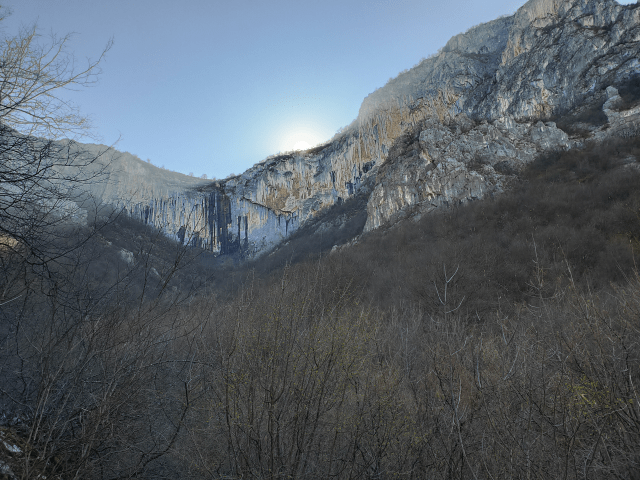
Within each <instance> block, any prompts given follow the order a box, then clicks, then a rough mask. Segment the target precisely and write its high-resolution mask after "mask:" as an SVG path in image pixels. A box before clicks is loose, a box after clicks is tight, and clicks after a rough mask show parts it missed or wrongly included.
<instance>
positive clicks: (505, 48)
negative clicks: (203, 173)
mask: <svg viewBox="0 0 640 480" xmlns="http://www.w3.org/2000/svg"><path fill="white" fill-rule="evenodd" d="M639 7H640V5H638V4H635V5H620V4H618V3H617V2H616V1H615V0H604V1H602V0H530V1H529V2H527V3H526V4H525V5H523V6H522V7H521V8H520V9H518V11H517V12H516V13H515V14H514V15H512V16H508V17H502V18H499V19H497V20H494V21H492V22H489V23H485V24H481V25H478V26H476V27H473V28H471V29H470V30H468V31H467V32H465V33H462V34H459V35H456V36H455V37H453V38H452V39H451V40H449V42H448V43H447V44H446V45H445V47H444V48H442V49H441V51H440V52H439V53H438V54H437V55H434V56H432V57H430V58H428V59H426V60H423V61H422V62H421V63H420V64H419V65H417V66H416V67H414V68H412V69H411V70H408V71H406V72H404V73H402V74H400V75H399V76H398V77H397V78H395V79H393V80H391V81H389V83H387V85H385V86H384V87H382V88H380V89H378V90H376V91H375V92H373V93H372V94H370V95H369V96H368V97H367V98H365V99H364V101H363V103H362V106H361V108H360V112H359V114H358V118H357V119H356V120H354V122H353V123H352V124H351V125H349V126H348V127H347V128H346V129H344V131H343V132H341V133H340V134H338V135H336V136H335V137H334V138H333V139H332V140H331V141H329V142H327V143H325V144H323V145H320V146H318V147H315V148H313V149H310V150H306V151H296V152H291V153H288V154H285V155H278V156H272V157H269V158H267V159H265V160H263V161H261V162H259V163H257V164H256V165H254V166H253V167H252V168H250V169H249V170H247V171H246V172H244V173H242V174H241V175H238V176H234V177H232V178H228V179H226V180H222V181H206V180H200V179H195V178H192V177H187V176H184V175H181V174H177V173H172V172H168V171H164V170H162V169H159V168H156V167H154V166H153V165H150V164H146V163H144V162H142V161H140V160H139V159H137V158H134V157H133V156H130V155H129V154H121V153H119V152H117V151H115V150H113V149H107V148H106V147H104V146H97V145H76V147H77V148H81V149H86V150H87V151H88V152H89V153H90V154H92V155H95V154H96V153H98V152H102V153H103V154H102V155H101V156H100V160H99V162H97V165H100V166H101V168H104V170H105V172H106V173H107V177H106V179H105V180H102V181H98V182H95V184H94V185H93V186H92V188H91V193H92V194H93V196H94V197H95V198H96V199H98V200H99V201H100V202H102V203H104V204H111V205H113V206H116V207H118V208H122V209H124V210H125V211H126V212H127V214H128V215H129V216H131V217H132V218H134V219H137V220H139V221H140V222H143V223H144V224H147V225H152V226H154V227H157V228H159V229H161V230H162V231H163V232H164V233H165V234H166V235H168V236H170V237H173V238H175V239H176V240H178V241H179V242H181V243H183V244H186V243H190V244H192V245H194V246H200V247H202V248H204V249H206V250H209V251H211V252H213V253H216V254H220V255H241V256H243V257H254V256H257V255H259V254H261V253H263V252H265V251H267V250H269V249H271V248H273V247H274V246H276V245H278V244H279V243H281V242H282V241H283V240H285V239H286V238H287V237H289V236H290V235H291V234H292V233H293V232H295V231H296V230H298V229H299V228H300V227H301V226H303V225H305V224H308V223H309V222H310V221H311V220H315V221H316V222H317V221H318V219H319V218H320V217H321V214H322V212H326V211H327V208H328V207H331V206H333V205H336V204H340V203H342V202H345V201H347V200H348V199H350V198H354V197H355V196H358V197H359V198H361V199H364V202H363V204H364V203H365V202H366V222H365V224H364V227H363V229H364V231H371V230H374V229H377V228H380V227H382V226H385V225H390V224H393V223H394V222H395V221H397V220H398V219H400V218H404V217H407V216H412V217H416V218H417V217H419V216H421V215H424V214H426V213H429V212H431V211H432V210H434V209H437V208H440V207H442V206H447V205H453V204H459V203H463V202H467V201H470V200H474V199H480V198H483V197H485V196H488V195H494V194H498V193H500V192H502V191H503V190H504V189H505V188H508V186H509V184H510V182H511V180H512V179H513V174H514V173H516V172H517V171H519V170H520V169H521V168H522V167H523V166H524V165H526V164H527V163H529V162H531V161H532V160H533V159H534V158H536V157H537V156H538V155H540V154H541V153H542V152H545V151H549V150H557V149H572V148H574V149H579V148H582V147H583V146H584V145H585V142H587V141H588V140H603V139H605V138H608V137H612V136H635V135H637V134H638V129H639V125H640V105H638V99H639V97H640V88H639V81H638V79H639V78H640V62H639V58H640V55H639V54H640V8H639ZM333 221H334V222H335V221H336V220H335V219H334V220H333ZM337 221H338V223H339V222H340V221H342V222H343V223H344V222H349V221H350V220H349V219H348V218H347V217H345V218H343V219H342V220H340V219H338V220H337ZM343 226H348V225H343Z"/></svg>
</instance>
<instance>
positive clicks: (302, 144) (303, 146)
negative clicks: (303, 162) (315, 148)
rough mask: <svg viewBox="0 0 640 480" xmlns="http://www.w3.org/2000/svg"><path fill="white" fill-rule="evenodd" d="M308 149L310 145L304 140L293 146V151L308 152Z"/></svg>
mask: <svg viewBox="0 0 640 480" xmlns="http://www.w3.org/2000/svg"><path fill="white" fill-rule="evenodd" d="M309 148H311V145H309V144H308V143H307V142H305V141H304V140H301V141H299V142H298V143H296V144H295V145H294V146H293V149H294V150H308V149H309Z"/></svg>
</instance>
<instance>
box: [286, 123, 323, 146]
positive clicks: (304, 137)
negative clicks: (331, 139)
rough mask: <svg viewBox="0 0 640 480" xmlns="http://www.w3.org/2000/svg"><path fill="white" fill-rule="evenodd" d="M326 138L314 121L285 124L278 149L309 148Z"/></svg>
mask: <svg viewBox="0 0 640 480" xmlns="http://www.w3.org/2000/svg"><path fill="white" fill-rule="evenodd" d="M323 140H325V139H324V138H323V134H322V133H320V129H318V127H317V126H316V125H314V124H313V123H312V122H300V123H297V124H293V125H291V124H290V125H283V126H282V127H281V128H280V135H279V138H278V142H277V145H278V150H279V151H281V152H289V151H292V150H293V151H296V150H309V149H310V148H313V147H314V146H315V145H318V144H319V143H320V142H322V141H323Z"/></svg>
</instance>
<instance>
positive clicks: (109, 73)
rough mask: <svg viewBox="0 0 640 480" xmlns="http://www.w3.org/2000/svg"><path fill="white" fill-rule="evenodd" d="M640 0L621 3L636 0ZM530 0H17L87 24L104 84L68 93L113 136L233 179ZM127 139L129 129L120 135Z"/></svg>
mask: <svg viewBox="0 0 640 480" xmlns="http://www.w3.org/2000/svg"><path fill="white" fill-rule="evenodd" d="M634 1H635V0H631V1H625V2H621V3H633V2H634ZM524 3H525V0H448V1H443V0H260V1H255V0H254V1H251V0H224V1H223V0H181V1H179V2H178V1H175V0H174V1H171V2H169V1H166V0H8V1H6V2H4V3H3V7H4V6H5V5H6V6H8V7H9V8H10V9H11V10H12V12H13V14H12V15H11V16H10V17H9V18H7V19H6V20H4V21H3V22H2V24H1V25H0V27H1V28H2V31H3V33H4V34H6V35H12V34H15V33H16V32H17V31H18V29H19V28H20V26H21V25H23V26H30V25H33V23H34V22H37V24H38V26H39V29H40V32H41V33H42V34H43V35H44V38H43V41H45V40H46V35H48V34H50V33H51V32H53V33H56V34H58V35H64V34H66V33H70V32H74V33H75V35H74V37H73V39H72V41H71V42H70V43H69V50H70V51H72V52H73V53H74V54H75V56H76V58H77V59H79V60H84V59H85V58H86V57H91V58H95V57H96V56H98V55H99V54H100V52H101V50H102V49H103V48H104V46H105V45H106V44H107V42H108V41H109V39H110V38H113V40H114V44H113V48H112V49H111V50H110V51H109V53H108V54H107V57H106V59H105V60H104V63H103V64H102V71H103V73H102V75H101V79H100V82H99V83H98V84H97V85H96V86H94V87H92V88H88V89H83V90H82V91H80V92H77V93H75V92H69V93H65V94H64V95H65V98H69V99H71V100H72V101H73V102H75V103H76V104H77V105H79V106H80V107H81V110H82V112H83V113H85V114H87V115H89V116H90V117H91V118H92V119H93V123H94V125H95V127H96V128H95V130H96V132H97V134H98V135H99V136H100V137H101V143H104V144H112V143H113V142H116V141H118V143H117V144H116V148H118V149H119V150H123V151H128V152H131V153H134V154H136V155H138V156H139V157H140V158H142V159H144V160H146V159H147V158H150V159H151V161H152V162H153V163H154V164H155V165H158V166H162V165H164V166H165V167H166V168H169V169H171V170H176V171H179V172H182V173H189V172H193V173H195V175H197V176H200V175H202V174H203V173H206V174H207V175H208V176H209V177H212V176H215V177H218V178H222V177H225V176H227V175H228V174H230V173H232V172H233V173H241V172H242V171H244V170H246V169H247V168H249V167H251V166H252V165H253V164H254V163H256V162H258V161H260V160H262V159H264V158H265V157H266V156H268V155H271V154H274V153H277V152H279V151H286V150H290V149H293V148H294V146H296V145H297V144H298V145H299V144H300V142H306V143H308V144H310V145H315V144H317V143H320V142H322V141H325V140H328V139H329V138H331V137H332V136H333V134H334V133H335V132H336V130H337V129H338V128H340V127H343V126H345V125H348V124H349V123H350V122H351V121H352V120H353V119H354V118H356V116H357V114H358V109H359V107H360V104H361V102H362V100H363V98H364V97H365V96H367V95H368V94H369V93H371V92H372V91H373V90H375V89H376V88H378V87H381V86H383V85H384V84H385V83H386V82H387V80H388V79H389V77H395V76H396V75H397V74H398V73H399V72H400V71H401V70H404V69H405V68H410V67H411V66H413V65H415V64H416V63H418V61H419V60H420V59H421V58H422V57H426V56H428V55H430V54H432V53H435V52H436V51H437V50H438V48H440V47H442V46H443V45H444V44H445V43H446V42H447V40H448V39H449V38H450V37H452V36H453V35H455V34H457V33H460V32H463V31H465V30H467V29H468V28H469V27H471V26H473V25H476V24H478V23H482V22H486V21H489V20H492V19H495V18H497V17H498V16H500V15H508V14H512V13H513V12H515V10H516V9H517V8H518V7H520V6H521V5H523V4H524ZM118 138H119V140H118Z"/></svg>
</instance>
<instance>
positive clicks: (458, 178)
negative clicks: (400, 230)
mask: <svg viewBox="0 0 640 480" xmlns="http://www.w3.org/2000/svg"><path fill="white" fill-rule="evenodd" d="M456 120H457V121H456V122H455V123H452V124H451V125H450V126H448V127H447V126H444V125H442V124H441V123H439V122H437V121H435V120H433V121H431V122H428V123H427V125H425V129H424V130H422V131H421V132H420V135H419V149H418V152H416V154H415V155H413V156H412V157H411V158H402V159H400V161H395V162H393V163H392V164H390V165H385V169H384V173H383V174H382V175H379V177H378V179H377V181H376V186H375V188H374V190H373V192H372V194H371V197H370V200H369V203H368V206H367V223H366V225H365V231H368V230H372V229H375V228H378V227H380V226H381V225H384V224H386V223H390V222H391V221H392V220H393V218H394V217H395V216H397V215H398V214H399V213H402V212H407V211H409V212H411V213H413V214H416V213H417V214H419V215H422V214H425V213H428V212H430V211H432V210H433V209H435V208H438V207H441V206H448V205H454V204H460V203H464V202H468V201H470V200H476V199H480V198H483V197H485V196H486V195H493V194H495V193H500V192H501V191H503V189H504V187H505V184H507V183H508V182H509V177H510V175H509V173H511V172H515V171H517V170H519V169H520V168H521V167H522V166H523V165H524V164H526V163H527V162H529V161H531V160H532V159H533V158H534V157H535V155H536V154H537V153H538V152H540V151H543V150H547V149H552V148H568V147H569V146H570V141H569V138H568V136H567V134H566V133H564V132H563V131H562V130H559V129H558V128H557V127H556V126H555V124H554V123H553V122H548V123H546V124H544V123H543V122H537V123H535V124H531V123H517V122H515V121H514V120H513V118H512V117H505V118H503V119H500V120H496V121H495V122H494V123H493V124H489V123H487V122H486V121H484V122H482V123H481V124H479V125H477V126H475V127H473V128H471V129H470V130H469V131H467V132H463V131H461V129H460V125H459V123H466V120H467V119H466V118H464V114H463V118H460V119H456Z"/></svg>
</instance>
